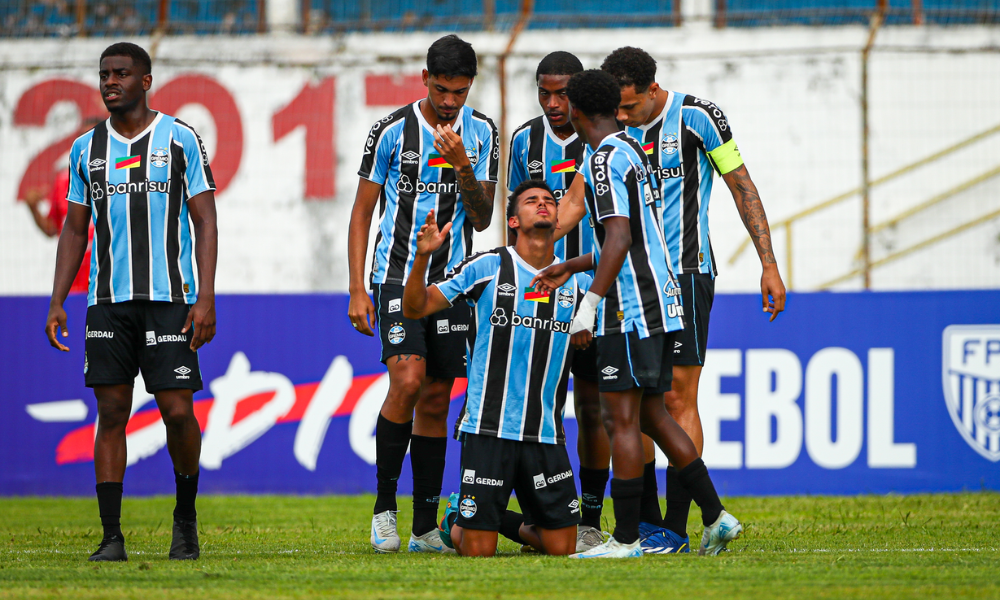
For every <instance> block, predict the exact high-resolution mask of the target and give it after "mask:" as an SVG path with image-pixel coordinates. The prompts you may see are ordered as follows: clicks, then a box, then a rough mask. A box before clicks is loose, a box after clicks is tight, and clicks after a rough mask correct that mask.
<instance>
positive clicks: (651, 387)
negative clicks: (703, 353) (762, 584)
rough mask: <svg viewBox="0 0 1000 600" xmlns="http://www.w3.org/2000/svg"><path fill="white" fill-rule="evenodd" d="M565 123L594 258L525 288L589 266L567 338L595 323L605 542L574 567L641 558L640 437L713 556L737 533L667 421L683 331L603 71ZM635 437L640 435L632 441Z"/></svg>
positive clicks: (640, 178) (641, 164) (655, 216)
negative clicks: (697, 517)
mask: <svg viewBox="0 0 1000 600" xmlns="http://www.w3.org/2000/svg"><path fill="white" fill-rule="evenodd" d="M567 93H568V95H569V100H570V118H571V120H572V122H573V127H574V128H575V129H576V131H577V133H578V134H579V135H580V138H581V139H582V140H583V142H584V143H585V144H587V145H588V147H589V149H590V150H591V152H589V153H588V154H589V156H588V158H586V159H585V160H584V162H583V166H582V172H581V175H582V177H583V181H584V192H585V198H586V204H587V212H588V213H589V214H590V216H591V219H592V221H593V222H594V225H593V226H594V234H595V244H594V253H593V254H592V255H590V256H584V257H579V258H576V259H573V260H570V261H567V262H566V263H561V264H557V265H554V266H552V267H549V268H547V269H546V270H545V271H543V272H542V273H540V274H539V275H538V276H536V277H535V278H534V280H533V281H532V283H533V284H536V285H537V286H539V287H540V288H542V289H553V288H554V287H556V286H558V285H560V284H561V283H562V282H563V281H565V279H566V277H567V276H568V275H569V274H570V273H573V272H580V271H583V270H586V269H588V268H591V267H592V266H595V263H596V270H595V274H594V281H593V284H592V285H591V287H590V291H589V292H587V295H586V296H585V297H584V299H583V301H582V303H581V306H580V309H579V311H578V312H577V315H576V317H575V318H574V320H573V327H572V329H571V330H570V331H571V332H576V331H584V330H586V331H589V330H591V329H593V328H594V326H595V321H596V326H597V330H596V335H597V360H598V366H603V368H601V369H600V373H601V381H600V383H599V386H600V391H601V408H602V410H603V413H604V424H605V428H606V429H607V432H608V438H609V440H610V443H611V456H612V461H613V463H614V466H615V473H614V475H615V476H614V478H613V479H612V480H611V497H612V498H613V499H614V511H615V521H616V523H615V532H614V534H613V536H612V538H611V539H610V540H608V541H607V542H605V543H604V544H602V545H600V546H597V547H595V548H592V549H590V550H588V551H586V552H583V553H578V554H574V555H573V556H574V557H577V558H624V557H638V556H642V550H641V548H640V540H639V515H640V500H641V496H642V491H643V464H644V461H643V443H642V436H641V433H645V434H646V435H648V436H649V437H650V438H652V439H653V441H654V442H656V444H657V445H659V446H660V448H662V449H663V451H664V452H665V453H666V454H667V456H668V457H670V458H671V460H672V461H673V462H674V463H675V464H676V465H677V466H678V467H679V468H680V469H681V470H680V474H679V475H680V477H681V479H682V480H683V481H684V482H685V484H686V485H687V487H688V489H690V490H691V491H692V495H693V496H694V499H695V501H696V502H697V503H698V505H699V506H700V507H701V509H702V520H703V522H704V523H705V533H704V536H703V538H702V548H701V552H702V553H707V554H717V553H718V552H720V551H721V550H722V549H723V548H725V546H726V544H727V543H728V542H729V541H731V540H732V539H735V538H736V537H737V536H738V535H739V533H740V531H742V526H741V525H740V524H739V521H737V520H736V519H735V518H734V517H732V516H731V515H729V514H728V513H727V512H726V511H725V510H724V509H723V507H722V504H721V502H720V501H719V497H718V494H717V493H716V491H715V486H714V485H713V484H712V480H711V478H710V477H709V474H708V470H707V469H706V467H705V464H704V462H702V460H701V458H699V457H698V453H697V449H696V448H695V446H694V444H693V443H692V442H691V439H690V438H689V437H688V436H687V435H686V434H685V433H684V430H683V429H681V428H680V427H679V426H678V425H677V423H676V422H675V421H674V420H673V419H672V418H671V417H670V415H669V414H667V411H666V409H665V406H664V403H663V394H664V392H667V391H669V390H670V382H671V377H672V362H673V361H672V358H673V353H672V351H671V350H672V348H673V342H674V339H675V338H676V337H677V336H676V333H674V332H676V331H679V330H680V329H682V328H683V324H682V321H681V315H680V313H681V312H682V310H681V307H680V305H679V303H678V301H677V296H678V295H679V288H677V285H676V282H675V281H674V278H673V274H672V273H671V271H670V267H669V263H668V261H669V255H668V253H667V248H666V242H665V241H664V238H663V227H662V224H661V222H660V217H659V208H658V206H657V204H658V203H659V194H658V190H657V186H656V180H655V175H654V174H653V171H652V167H651V166H650V164H649V161H648V160H647V158H646V156H645V154H644V153H643V151H642V148H641V147H640V146H639V145H638V144H637V143H636V141H635V140H633V139H632V138H630V137H629V136H628V135H627V134H626V133H624V132H622V131H620V129H619V127H618V123H617V122H616V120H615V113H616V112H617V109H618V103H619V101H620V99H621V93H620V91H619V88H618V85H617V83H616V82H615V80H614V79H613V78H612V77H611V76H610V75H608V74H607V73H605V72H603V71H596V70H594V71H584V72H582V73H578V74H576V75H574V76H573V77H572V78H570V81H569V85H568V87H567ZM640 431H641V433H640Z"/></svg>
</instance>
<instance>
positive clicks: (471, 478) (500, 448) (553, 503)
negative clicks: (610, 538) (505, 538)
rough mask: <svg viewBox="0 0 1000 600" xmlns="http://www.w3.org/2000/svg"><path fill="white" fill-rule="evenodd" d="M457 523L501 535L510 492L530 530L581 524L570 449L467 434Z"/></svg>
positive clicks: (463, 454)
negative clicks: (514, 495) (502, 519)
mask: <svg viewBox="0 0 1000 600" xmlns="http://www.w3.org/2000/svg"><path fill="white" fill-rule="evenodd" d="M461 439H462V469H461V473H462V487H461V490H460V492H459V495H460V496H461V499H460V500H459V502H458V520H456V521H455V524H456V525H458V526H460V527H464V528H466V529H478V530H482V531H499V530H500V520H501V518H502V517H503V515H504V512H505V511H506V510H507V503H508V502H509V501H510V493H511V491H514V492H516V493H517V502H518V504H519V505H520V506H521V511H522V512H523V513H524V522H525V524H526V525H537V526H539V527H541V528H542V529H561V528H563V527H572V526H573V525H578V524H579V523H580V501H579V499H577V497H576V483H575V482H574V480H573V467H572V466H571V465H570V462H569V454H567V452H566V446H564V445H562V444H542V443H539V442H519V441H514V440H506V439H503V438H498V437H493V436H487V435H477V434H473V433H464V434H462V436H461Z"/></svg>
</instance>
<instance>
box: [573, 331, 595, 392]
mask: <svg viewBox="0 0 1000 600" xmlns="http://www.w3.org/2000/svg"><path fill="white" fill-rule="evenodd" d="M570 372H572V373H573V377H574V378H575V379H583V380H584V381H592V382H594V383H597V382H598V381H600V379H599V375H598V373H597V343H596V341H595V340H591V342H590V345H589V346H587V347H586V348H585V349H584V350H580V349H578V348H573V363H572V365H571V366H570Z"/></svg>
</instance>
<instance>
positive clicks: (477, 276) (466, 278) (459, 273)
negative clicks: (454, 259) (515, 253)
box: [434, 252, 500, 304]
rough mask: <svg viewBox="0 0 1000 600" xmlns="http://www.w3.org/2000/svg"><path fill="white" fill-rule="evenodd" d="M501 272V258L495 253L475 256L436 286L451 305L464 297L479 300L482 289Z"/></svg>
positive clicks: (450, 272)
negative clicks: (460, 297)
mask: <svg viewBox="0 0 1000 600" xmlns="http://www.w3.org/2000/svg"><path fill="white" fill-rule="evenodd" d="M499 271H500V257H499V256H497V255H496V254H495V253H492V252H490V253H483V254H475V255H473V256H470V257H469V258H467V259H465V260H464V261H462V262H461V263H460V264H459V265H458V266H457V267H455V268H454V269H452V270H451V271H449V272H448V274H447V275H446V276H445V278H444V281H439V282H438V283H436V284H434V285H436V286H437V288H438V289H439V290H441V293H442V294H444V297H445V298H446V299H447V300H448V302H449V303H451V304H454V303H455V300H456V299H457V298H458V297H459V296H462V295H466V296H469V297H470V298H471V299H472V300H479V294H480V293H482V288H484V287H485V284H486V283H487V282H489V281H490V280H491V279H493V278H494V277H496V275H497V273H498V272H499Z"/></svg>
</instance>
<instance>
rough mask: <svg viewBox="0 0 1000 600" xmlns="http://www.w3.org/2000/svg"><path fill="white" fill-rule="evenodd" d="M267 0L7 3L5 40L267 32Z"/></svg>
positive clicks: (0, 31)
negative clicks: (159, 33) (264, 17)
mask: <svg viewBox="0 0 1000 600" xmlns="http://www.w3.org/2000/svg"><path fill="white" fill-rule="evenodd" d="M264 5H265V0H4V1H3V2H0V37H74V36H121V35H148V34H151V33H154V32H161V33H166V34H240V33H258V32H264V31H265V30H266V27H265V25H264V21H263V19H262V17H263V15H264Z"/></svg>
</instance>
